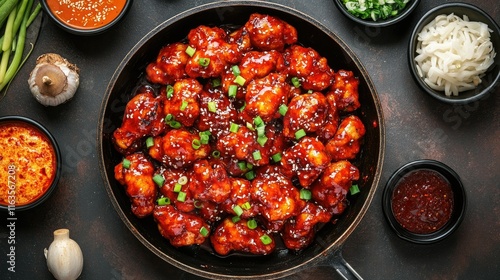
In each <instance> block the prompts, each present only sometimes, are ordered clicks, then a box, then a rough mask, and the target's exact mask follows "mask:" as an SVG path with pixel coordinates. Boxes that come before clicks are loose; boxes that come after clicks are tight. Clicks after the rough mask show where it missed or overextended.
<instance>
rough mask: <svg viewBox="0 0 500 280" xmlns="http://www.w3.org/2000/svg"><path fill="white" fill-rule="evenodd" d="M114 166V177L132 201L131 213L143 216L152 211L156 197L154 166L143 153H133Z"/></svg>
mask: <svg viewBox="0 0 500 280" xmlns="http://www.w3.org/2000/svg"><path fill="white" fill-rule="evenodd" d="M125 160H126V161H128V162H127V165H130V166H127V165H126V166H124V164H123V161H122V162H120V163H119V164H117V165H116V166H115V168H114V172H115V179H116V180H117V181H118V182H119V183H120V184H122V185H124V186H125V192H126V193H127V196H128V197H129V198H130V201H131V203H132V205H131V209H132V213H134V215H135V216H137V217H139V218H144V217H146V216H149V215H151V213H153V209H154V205H155V199H156V185H155V183H154V182H153V173H154V171H155V170H154V166H153V163H151V162H150V161H149V160H148V159H147V158H146V157H145V156H144V154H143V153H140V152H139V153H134V154H130V155H128V156H126V157H125Z"/></svg>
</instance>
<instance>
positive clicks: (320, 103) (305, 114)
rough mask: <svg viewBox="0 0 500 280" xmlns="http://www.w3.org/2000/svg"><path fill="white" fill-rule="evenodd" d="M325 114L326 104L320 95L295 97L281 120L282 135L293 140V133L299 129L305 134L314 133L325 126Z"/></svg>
mask: <svg viewBox="0 0 500 280" xmlns="http://www.w3.org/2000/svg"><path fill="white" fill-rule="evenodd" d="M327 113H328V102H327V100H326V97H325V96H324V95H323V94H322V93H320V92H314V93H310V94H309V93H308V94H301V95H298V96H295V97H294V98H292V100H291V101H290V103H289V104H288V110H287V112H286V114H285V117H284V118H283V134H284V135H285V136H286V137H289V138H293V139H295V133H296V132H297V131H299V130H301V129H303V130H304V131H305V132H307V133H311V132H315V131H317V130H319V129H320V128H322V127H323V125H324V124H325V120H326V119H327V116H328V114H327Z"/></svg>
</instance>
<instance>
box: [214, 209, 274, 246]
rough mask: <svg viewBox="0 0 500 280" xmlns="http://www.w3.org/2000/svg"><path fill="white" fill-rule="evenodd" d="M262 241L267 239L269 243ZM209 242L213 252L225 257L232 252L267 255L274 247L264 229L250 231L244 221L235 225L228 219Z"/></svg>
mask: <svg viewBox="0 0 500 280" xmlns="http://www.w3.org/2000/svg"><path fill="white" fill-rule="evenodd" d="M264 236H265V237H264ZM263 239H264V240H266V239H268V240H269V243H268V244H267V243H266V244H264V242H263V241H262V240H263ZM210 241H211V242H212V246H213V248H214V250H215V252H217V253H218V254H220V255H227V254H229V253H230V252H233V251H235V252H243V253H251V254H255V255H267V254H270V253H272V252H273V251H274V248H275V247H276V243H275V242H274V239H272V237H271V236H269V235H267V234H266V232H265V231H264V229H262V228H260V227H257V228H255V229H250V228H249V227H248V225H247V220H245V219H242V220H240V221H238V222H236V223H233V222H232V221H231V219H230V218H226V219H224V220H223V221H222V222H221V224H220V225H219V226H218V227H217V228H216V229H215V231H214V232H213V234H212V235H211V236H210Z"/></svg>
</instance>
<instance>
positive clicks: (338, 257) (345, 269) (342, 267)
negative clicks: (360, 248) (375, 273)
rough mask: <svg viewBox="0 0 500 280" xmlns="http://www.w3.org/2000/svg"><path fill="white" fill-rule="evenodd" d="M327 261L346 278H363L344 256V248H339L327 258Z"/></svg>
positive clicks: (357, 279)
mask: <svg viewBox="0 0 500 280" xmlns="http://www.w3.org/2000/svg"><path fill="white" fill-rule="evenodd" d="M327 262H328V263H329V265H330V266H332V267H333V268H334V269H335V271H337V273H338V274H339V275H340V276H342V278H343V279H346V280H363V277H361V275H359V274H358V273H357V272H356V271H355V270H354V268H352V266H351V265H349V264H348V263H347V262H346V260H344V257H342V248H339V249H338V250H336V251H335V252H334V253H333V256H331V257H329V258H328V259H327Z"/></svg>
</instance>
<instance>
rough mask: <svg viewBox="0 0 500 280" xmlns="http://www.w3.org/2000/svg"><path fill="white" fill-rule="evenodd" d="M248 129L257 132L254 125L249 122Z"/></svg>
mask: <svg viewBox="0 0 500 280" xmlns="http://www.w3.org/2000/svg"><path fill="white" fill-rule="evenodd" d="M247 128H248V129H250V130H251V131H255V128H254V127H253V125H252V124H251V123H249V122H247Z"/></svg>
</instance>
